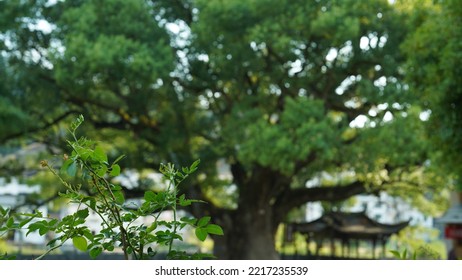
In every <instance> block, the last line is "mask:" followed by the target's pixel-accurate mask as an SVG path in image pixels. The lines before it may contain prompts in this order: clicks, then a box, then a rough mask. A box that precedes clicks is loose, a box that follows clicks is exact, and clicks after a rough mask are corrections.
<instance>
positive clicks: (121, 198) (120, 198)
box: [114, 191, 125, 205]
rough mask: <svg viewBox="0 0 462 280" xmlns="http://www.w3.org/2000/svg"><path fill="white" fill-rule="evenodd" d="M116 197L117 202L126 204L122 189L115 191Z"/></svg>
mask: <svg viewBox="0 0 462 280" xmlns="http://www.w3.org/2000/svg"><path fill="white" fill-rule="evenodd" d="M114 197H115V202H116V203H117V204H120V205H121V204H124V202H125V197H124V194H123V193H122V192H121V191H115V192H114Z"/></svg>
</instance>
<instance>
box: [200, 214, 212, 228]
mask: <svg viewBox="0 0 462 280" xmlns="http://www.w3.org/2000/svg"><path fill="white" fill-rule="evenodd" d="M209 222H210V217H209V216H205V217H202V218H201V219H200V220H199V221H198V222H197V226H198V227H203V226H205V225H207V224H208V223H209Z"/></svg>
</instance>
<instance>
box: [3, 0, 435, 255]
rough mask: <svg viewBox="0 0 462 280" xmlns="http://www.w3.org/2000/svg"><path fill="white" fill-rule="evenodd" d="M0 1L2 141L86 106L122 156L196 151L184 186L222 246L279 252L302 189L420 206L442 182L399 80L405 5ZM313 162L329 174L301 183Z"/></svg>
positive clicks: (306, 198) (139, 159) (52, 135)
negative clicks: (387, 196) (383, 194)
mask: <svg viewBox="0 0 462 280" xmlns="http://www.w3.org/2000/svg"><path fill="white" fill-rule="evenodd" d="M0 13H1V14H0V15H1V16H0V18H1V19H5V20H4V21H1V22H0V34H1V37H0V38H1V42H2V43H3V45H2V46H0V47H1V48H2V57H1V58H2V59H3V61H4V62H3V64H1V65H2V68H1V69H0V70H1V71H3V73H5V76H3V77H2V76H0V77H2V79H7V80H8V83H7V85H6V86H4V87H0V90H1V91H2V98H1V99H0V106H2V107H3V108H8V110H2V111H1V112H0V118H1V119H2V121H3V123H2V124H4V125H1V126H0V129H2V133H1V136H0V140H3V141H6V140H11V139H18V137H22V138H23V139H33V140H34V141H40V142H43V143H46V144H47V145H49V146H53V147H55V148H56V147H60V146H62V143H63V141H62V130H61V129H59V128H60V124H61V123H62V121H63V120H67V119H69V117H73V116H75V115H76V114H80V113H82V114H84V115H85V117H86V119H87V120H88V122H89V123H90V124H91V127H92V128H95V129H91V128H88V131H87V133H89V134H91V135H92V136H94V137H98V138H101V139H106V140H107V139H111V140H112V141H111V142H112V144H113V145H112V152H113V154H114V155H115V154H118V153H121V152H124V153H127V154H128V157H127V159H126V160H125V165H126V167H129V168H138V169H141V168H155V167H156V166H157V165H158V163H159V162H161V161H171V162H173V163H176V164H179V165H186V164H189V163H191V162H192V161H193V160H194V159H197V158H200V159H201V161H202V164H201V168H200V171H199V173H198V176H196V177H195V178H194V179H193V180H191V181H190V182H189V183H190V186H189V187H188V188H187V189H185V190H184V191H185V192H188V193H189V195H190V196H193V197H195V198H201V199H204V200H207V201H209V203H208V204H203V205H200V206H198V207H196V208H194V209H193V212H194V213H200V214H202V215H204V214H209V215H211V216H213V219H214V222H216V223H218V224H220V225H221V226H222V227H223V229H224V231H225V236H224V237H218V238H216V239H215V240H214V241H215V254H216V255H217V256H218V257H220V258H227V259H269V258H277V257H278V256H277V253H276V251H275V248H274V236H275V232H276V230H277V228H278V226H279V224H280V223H281V222H283V221H284V220H285V217H286V216H287V214H288V213H289V212H290V211H291V210H292V209H294V208H297V207H300V206H302V205H304V204H305V203H307V202H310V201H320V200H322V201H338V200H342V199H345V198H348V197H350V196H353V195H355V194H359V193H364V192H377V191H379V190H388V191H390V192H392V193H395V194H397V195H398V194H399V195H403V194H410V193H413V194H414V195H413V198H414V200H415V201H416V202H418V203H419V202H422V201H426V200H428V199H437V198H438V196H437V195H436V196H435V194H439V193H440V192H439V190H440V188H441V187H443V184H441V182H442V181H441V180H439V179H440V178H439V177H437V176H434V174H433V173H432V172H431V171H430V170H429V169H430V167H431V166H430V165H429V164H428V162H427V161H426V160H427V159H428V153H427V152H428V146H426V144H425V143H426V139H425V137H424V135H423V133H422V131H423V130H422V122H421V121H420V120H419V118H418V117H419V114H420V109H419V107H416V106H414V104H415V97H414V96H413V95H412V94H411V93H410V92H409V90H408V86H407V85H406V84H405V83H404V82H403V74H404V70H403V68H402V62H403V56H402V54H401V52H400V48H399V45H400V43H401V42H402V41H403V40H404V38H405V36H406V35H407V28H406V21H405V20H404V18H405V15H404V14H403V13H404V12H403V11H400V10H397V9H396V7H395V6H393V5H391V4H389V3H388V1H386V0H383V1H379V0H377V1H355V0H343V1H334V0H332V1H309V2H307V1H302V0H300V1H296V0H286V1H269V0H253V1H241V0H232V1H231V0H230V1H208V0H207V1H205V0H204V1H202V0H197V1H188V0H183V1H142V0H133V1H124V0H105V1H102V0H93V1H64V2H58V3H56V4H50V3H49V2H48V1H31V2H27V1H26V2H24V1H2V2H0ZM47 22H48V23H49V24H46V23H47ZM3 66H4V67H3ZM226 168H229V170H228V172H226ZM224 169H225V172H223V170H224ZM322 174H330V176H331V177H335V178H337V179H335V180H330V181H329V185H328V186H325V185H324V184H323V181H322V180H317V182H318V185H316V186H314V187H313V186H312V187H310V188H307V187H306V182H307V181H308V180H310V179H313V178H322V177H323V175H322ZM223 175H228V176H223ZM324 176H325V175H324ZM314 181H316V180H314ZM314 181H312V182H314ZM127 191H128V190H127Z"/></svg>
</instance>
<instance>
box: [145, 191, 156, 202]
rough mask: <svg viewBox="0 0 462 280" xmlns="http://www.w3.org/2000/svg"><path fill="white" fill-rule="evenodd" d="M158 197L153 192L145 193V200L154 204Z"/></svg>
mask: <svg viewBox="0 0 462 280" xmlns="http://www.w3.org/2000/svg"><path fill="white" fill-rule="evenodd" d="M156 198H157V195H156V194H155V193H154V192H153V191H147V192H145V193H144V200H146V201H149V202H152V201H156Z"/></svg>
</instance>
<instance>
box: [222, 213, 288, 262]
mask: <svg viewBox="0 0 462 280" xmlns="http://www.w3.org/2000/svg"><path fill="white" fill-rule="evenodd" d="M217 222H218V223H219V224H220V225H221V226H222V227H223V230H224V232H225V235H224V236H218V237H214V241H215V245H214V255H215V256H216V257H217V258H218V259H226V260H268V259H271V260H275V259H279V254H278V253H277V252H276V249H275V246H274V245H275V244H274V233H275V229H276V227H277V225H274V223H275V221H274V220H273V218H272V216H271V211H268V209H260V211H233V212H228V213H226V214H224V215H223V216H222V219H220V220H219V221H217Z"/></svg>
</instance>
